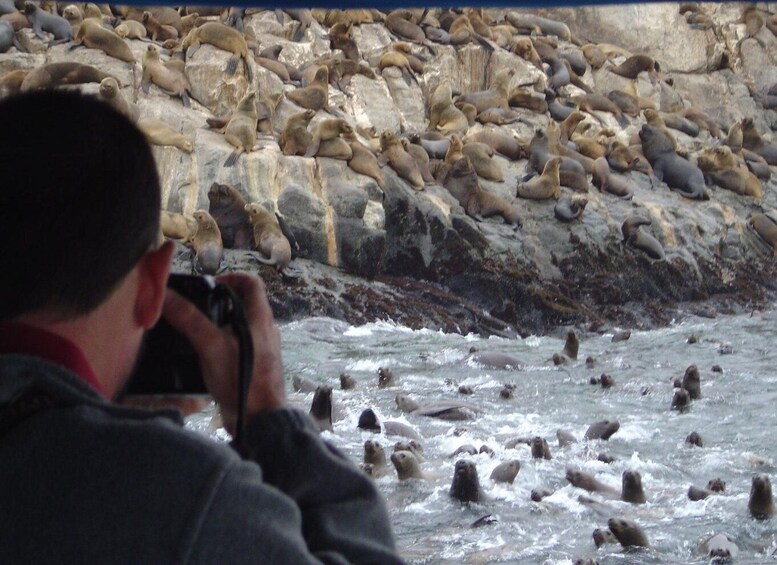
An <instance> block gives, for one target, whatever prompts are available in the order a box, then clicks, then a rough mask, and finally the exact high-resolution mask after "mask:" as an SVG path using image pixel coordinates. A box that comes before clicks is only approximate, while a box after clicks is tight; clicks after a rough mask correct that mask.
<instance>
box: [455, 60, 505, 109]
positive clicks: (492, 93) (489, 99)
mask: <svg viewBox="0 0 777 565" xmlns="http://www.w3.org/2000/svg"><path fill="white" fill-rule="evenodd" d="M514 75H515V69H507V70H503V71H500V72H499V73H498V74H497V75H496V78H495V79H494V84H493V85H492V86H491V88H489V89H488V90H481V91H478V92H471V93H468V94H462V95H461V96H459V97H458V98H457V99H456V102H457V103H469V104H472V105H474V106H475V108H477V111H478V113H480V112H483V111H485V110H487V109H489V108H502V109H504V110H508V109H509V108H510V106H509V105H508V104H507V99H508V97H509V95H510V81H511V80H512V78H513V76H514Z"/></svg>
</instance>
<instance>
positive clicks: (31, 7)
mask: <svg viewBox="0 0 777 565" xmlns="http://www.w3.org/2000/svg"><path fill="white" fill-rule="evenodd" d="M35 8H36V6H35V4H33V3H32V2H25V3H24V15H25V16H30V15H32V14H34V13H35Z"/></svg>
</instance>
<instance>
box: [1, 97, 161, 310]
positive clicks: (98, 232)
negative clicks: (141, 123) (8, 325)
mask: <svg viewBox="0 0 777 565" xmlns="http://www.w3.org/2000/svg"><path fill="white" fill-rule="evenodd" d="M159 208H160V188H159V178H158V175H157V171H156V165H155V162H154V159H153V156H152V154H151V150H150V148H149V146H148V144H147V142H146V140H145V138H144V136H143V134H142V133H141V132H140V130H138V128H137V127H135V126H134V125H133V124H132V123H130V122H129V121H128V120H127V119H126V118H125V117H124V116H122V115H121V114H119V113H118V112H116V111H115V110H114V109H112V108H110V107H109V106H107V105H105V104H104V103H102V102H100V101H99V100H97V99H96V98H94V97H91V96H84V95H81V94H79V93H75V92H65V91H53V90H52V91H43V92H37V93H30V94H25V95H21V96H17V97H13V98H10V99H7V100H4V101H2V102H0V257H2V259H3V266H2V269H1V271H0V272H1V273H2V274H0V280H2V284H0V321H2V320H8V319H12V318H16V317H18V316H20V315H23V314H30V313H44V314H46V315H51V316H52V317H55V318H58V319H68V318H73V317H76V316H79V315H82V314H85V313H88V312H90V311H91V310H93V309H94V308H95V307H96V306H98V305H99V304H101V303H102V302H103V301H104V300H105V299H106V298H107V297H108V295H109V294H110V293H111V292H112V291H113V289H114V288H115V287H116V286H117V284H118V283H119V281H121V280H122V279H123V278H124V276H125V275H126V274H127V273H129V272H130V270H131V269H132V267H133V266H134V265H135V264H136V263H137V261H138V260H139V259H140V258H141V257H142V256H143V254H144V253H145V252H146V251H147V250H148V249H149V248H150V247H152V246H153V244H154V243H155V241H156V238H157V234H158V230H159Z"/></svg>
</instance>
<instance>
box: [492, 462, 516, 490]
mask: <svg viewBox="0 0 777 565" xmlns="http://www.w3.org/2000/svg"><path fill="white" fill-rule="evenodd" d="M520 470H521V462H520V461H518V460H517V459H511V460H510V461H505V462H503V463H500V464H499V465H497V466H496V467H494V470H493V471H491V476H490V479H491V480H492V481H494V482H495V483H510V484H513V481H514V480H515V477H516V476H517V475H518V471H520Z"/></svg>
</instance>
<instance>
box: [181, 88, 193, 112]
mask: <svg viewBox="0 0 777 565" xmlns="http://www.w3.org/2000/svg"><path fill="white" fill-rule="evenodd" d="M181 102H182V103H183V105H184V107H185V108H191V107H192V102H191V100H190V99H189V94H188V93H187V92H186V91H185V90H184V91H183V92H182V93H181Z"/></svg>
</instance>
